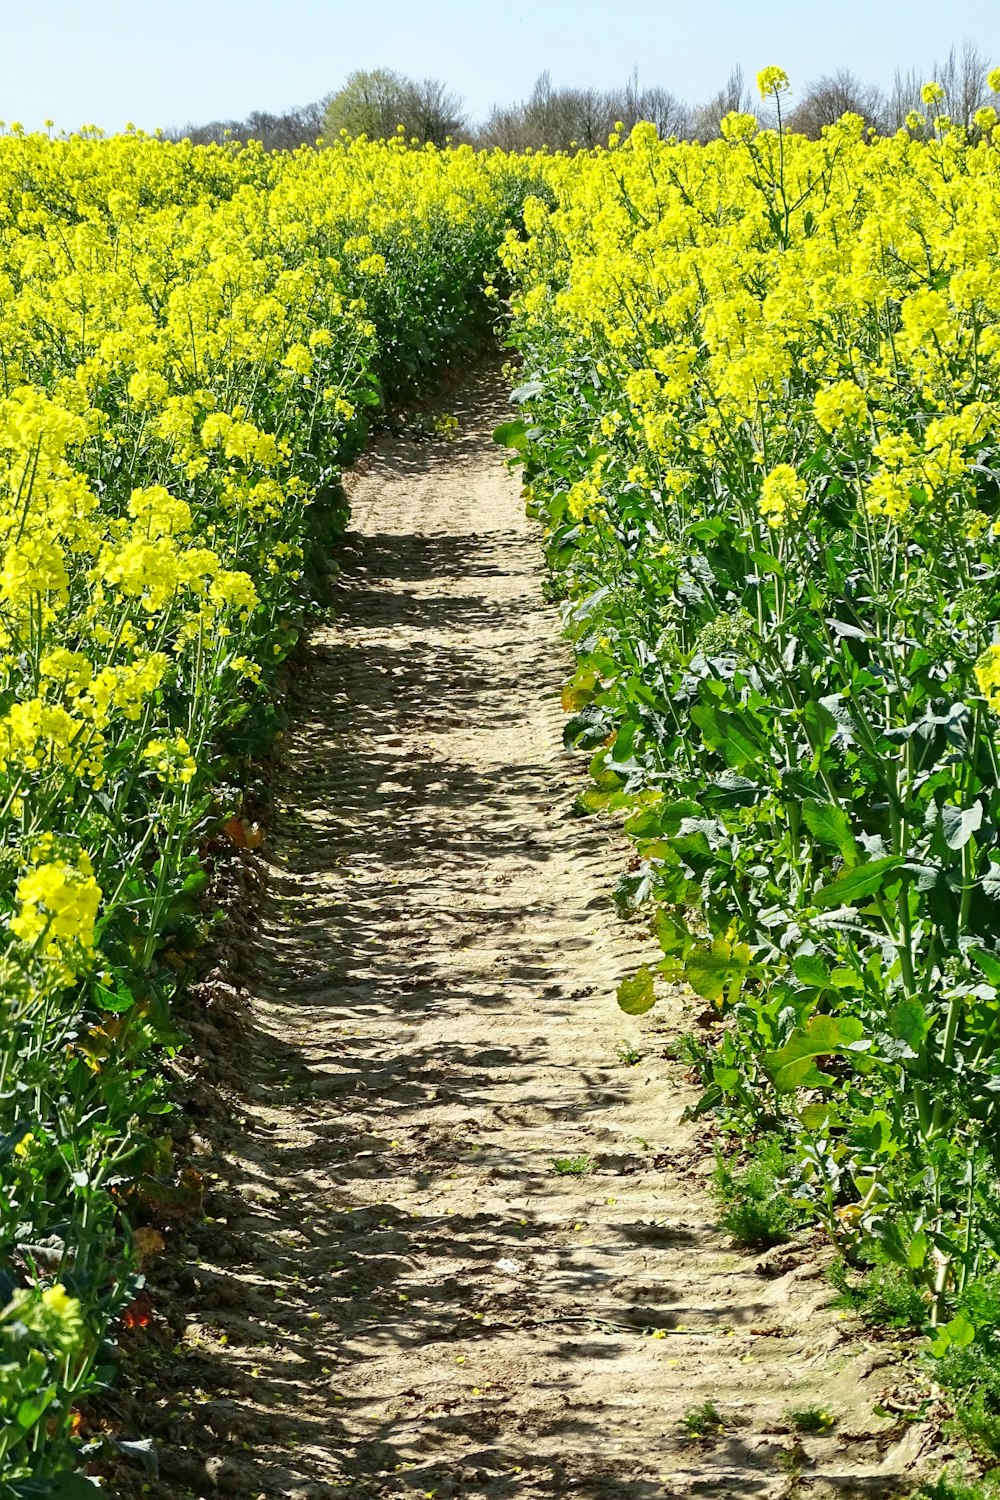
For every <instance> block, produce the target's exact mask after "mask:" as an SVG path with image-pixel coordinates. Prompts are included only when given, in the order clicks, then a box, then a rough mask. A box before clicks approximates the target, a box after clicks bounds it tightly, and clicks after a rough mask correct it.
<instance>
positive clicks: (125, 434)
mask: <svg viewBox="0 0 1000 1500" xmlns="http://www.w3.org/2000/svg"><path fill="white" fill-rule="evenodd" d="M519 191H520V189H519V174H518V172H517V171H515V170H514V169H512V168H511V167H510V165H509V164H507V163H506V162H505V161H504V160H503V159H502V158H499V157H497V158H486V157H477V156H476V155H475V154H474V153H473V152H471V151H470V150H459V151H455V152H447V153H440V152H436V151H433V150H428V151H424V152H411V151H409V150H408V149H407V148H406V147H405V146H403V145H402V144H399V143H397V144H396V145H395V146H393V145H389V146H376V145H366V144H365V143H363V142H361V143H357V144H355V145H354V146H350V147H338V148H335V149H331V150H329V151H326V152H322V153H318V152H315V151H301V152H297V153H294V154H292V155H267V154H265V153H264V152H263V151H262V150H261V149H259V148H257V147H254V146H250V147H249V148H247V149H245V150H241V149H238V148H225V149H223V148H215V147H206V148H194V147H191V146H190V145H189V144H187V143H182V144H180V145H169V144H167V143H164V142H160V141H157V140H150V139H148V138H144V137H142V136H125V137H118V138H115V139H113V140H109V141H102V140H97V139H91V138H87V137H85V136H84V137H75V138H71V139H70V140H64V141H58V142H53V141H49V140H46V139H45V138H43V137H33V136H29V137H20V136H17V135H13V136H7V137H5V138H4V139H3V140H0V841H2V846H3V852H2V855H0V1493H2V1494H4V1495H11V1496H20V1497H28V1496H32V1497H35V1496H38V1497H41V1496H44V1495H63V1496H69V1495H71V1494H76V1493H77V1488H76V1487H78V1486H80V1485H81V1484H83V1489H82V1490H80V1493H91V1489H90V1486H89V1485H87V1484H85V1482H84V1481H82V1480H81V1479H78V1478H76V1477H74V1476H73V1475H71V1474H70V1473H68V1472H67V1470H68V1465H69V1464H70V1461H71V1456H72V1453H73V1451H74V1450H75V1451H77V1452H80V1451H81V1450H82V1453H83V1457H84V1459H86V1457H87V1455H88V1452H90V1451H91V1450H92V1449H95V1448H96V1446H97V1445H98V1440H97V1439H94V1440H93V1441H92V1442H90V1444H89V1446H88V1434H87V1433H86V1431H84V1432H82V1433H81V1432H78V1427H79V1413H78V1409H77V1408H78V1403H79V1401H80V1399H81V1397H82V1396H84V1395H86V1394H87V1393H88V1392H89V1391H92V1390H93V1389H95V1388H96V1387H99V1386H100V1384H101V1383H102V1381H104V1380H105V1379H106V1378H107V1375H108V1372H109V1368H110V1365H111V1364H113V1348H112V1345H111V1344H110V1343H109V1341H108V1336H109V1330H112V1325H113V1323H114V1320H115V1318H116V1316H117V1315H118V1314H119V1313H120V1312H121V1310H122V1308H123V1306H125V1305H126V1304H128V1303H129V1302H130V1299H131V1298H133V1297H134V1295H135V1289H136V1284H137V1283H136V1274H137V1271H138V1270H139V1268H140V1262H141V1252H142V1250H143V1247H144V1246H145V1248H146V1249H147V1250H148V1249H149V1248H150V1247H155V1246H156V1244H157V1242H158V1232H157V1230H156V1227H155V1226H156V1224H157V1222H158V1218H157V1215H158V1211H159V1210H160V1209H161V1208H162V1206H163V1205H164V1204H165V1203H167V1204H169V1203H170V1202H175V1201H179V1200H181V1199H184V1197H185V1195H187V1196H188V1197H191V1196H193V1197H194V1198H196V1197H197V1193H198V1184H197V1182H196V1181H192V1180H191V1179H190V1174H188V1177H187V1178H184V1177H183V1175H180V1176H179V1175H178V1170H177V1167H176V1166H175V1164H174V1162H173V1159H172V1154H171V1150H170V1135H169V1132H167V1133H166V1134H164V1122H163V1120H162V1115H163V1114H164V1113H166V1112H168V1111H169V1110H170V1108H171V1104H170V1100H169V1097H168V1095H167V1093H166V1092H165V1089H164V1085H163V1080H162V1077H161V1075H160V1074H159V1072H158V1071H157V1058H158V1057H160V1056H162V1055H163V1053H164V1051H166V1052H168V1053H169V1052H170V1050H171V1049H173V1048H176V1046H177V1045H178V1043H179V1041H180V1037H179V1036H178V1034H177V1031H176V1027H175V1023H174V1022H173V1021H172V1019H171V1008H170V1000H171V996H172V994H173V992H174V990H175V986H176V983H177V979H176V971H177V970H178V969H181V970H183V968H184V965H185V961H186V959H187V957H188V955H189V952H190V950H191V948H192V947H193V946H194V945H195V944H196V942H197V939H198V936H199V924H200V922H201V920H202V917H201V910H200V901H199V898H200V895H201V892H202V890H203V887H204V886H205V883H206V879H207V875H206V870H205V868H204V863H203V859H202V857H201V853H200V849H202V848H203V847H204V841H205V838H206V836H207V835H209V834H210V833H211V832H212V831H213V830H214V829H217V828H218V827H219V825H220V823H221V822H222V821H223V820H225V819H226V817H227V815H232V814H233V813H234V812H235V811H237V810H238V805H237V798H238V789H239V786H240V784H241V783H240V776H241V766H242V763H243V758H244V757H245V755H246V753H247V752H248V751H249V750H251V749H252V748H254V746H256V745H259V744H260V743H261V739H262V736H263V735H265V734H266V730H267V727H268V723H269V722H270V721H273V718H274V710H273V708H272V707H271V705H270V689H271V687H272V685H273V681H274V675H275V669H276V667H277V666H278V664H279V663H280V662H281V661H282V659H283V658H284V657H285V656H286V655H287V653H288V651H289V649H290V648H291V646H292V644H293V643H294V640H295V636H296V628H297V625H298V623H299V622H300V619H301V615H302V611H303V608H304V606H305V605H306V603H307V601H308V599H309V596H310V591H311V586H312V582H313V581H314V579H315V576H316V573H317V571H318V570H321V569H322V566H323V557H324V554H325V552H326V550H327V548H328V545H329V543H330V541H331V539H333V538H335V536H336V535H337V533H338V532H339V531H340V530H341V529H342V527H343V525H344V523H345V520H346V510H345V506H344V504H343V501H342V493H341V491H340V489H339V487H338V482H337V480H338V467H339V466H340V465H342V464H343V463H344V461H345V460H346V459H347V458H349V457H350V456H351V455H352V453H354V452H356V451H357V448H358V447H359V445H360V444H361V442H362V441H363V439H364V436H365V432H366V426H367V415H368V413H369V412H370V409H371V408H372V407H373V405H377V404H378V403H380V402H381V401H383V400H384V399H385V398H386V397H387V396H391V395H392V394H393V393H394V392H396V391H398V390H400V389H401V388H404V389H405V388H412V387H414V386H419V385H420V384H421V383H422V382H423V381H425V380H426V379H428V378H429V377H430V376H431V375H432V374H433V373H434V372H435V371H436V370H438V369H439V368H440V367H441V366H442V364H443V363H444V362H445V361H446V360H447V358H448V357H449V352H450V351H451V350H453V349H454V347H455V344H456V341H458V340H461V339H467V338H474V337H475V336H476V334H477V331H481V329H482V328H484V327H486V326H487V325H488V318H489V304H488V303H487V302H486V301H485V300H484V298H483V286H484V283H485V280H486V278H487V274H488V273H489V272H490V271H491V270H492V269H493V268H494V266H495V263H496V255H497V248H498V245H499V242H500V239H501V237H502V235H503V232H504V230H505V228H506V227H507V226H508V225H509V223H510V222H511V211H512V208H513V207H514V206H515V205H516V199H517V196H518V193H519ZM158 1122H159V1123H158ZM135 1225H138V1226H140V1232H139V1233H134V1232H133V1226H135ZM112 1332H113V1330H112Z"/></svg>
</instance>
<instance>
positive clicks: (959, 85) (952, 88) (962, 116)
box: [886, 41, 993, 132]
mask: <svg viewBox="0 0 1000 1500" xmlns="http://www.w3.org/2000/svg"><path fill="white" fill-rule="evenodd" d="M992 66H993V64H992V61H991V59H990V58H989V57H987V56H986V55H985V53H982V52H980V50H979V48H978V47H976V46H974V45H973V43H972V42H969V41H965V42H963V43H962V47H961V50H960V51H958V52H956V51H955V48H954V47H952V49H951V51H950V52H949V53H948V56H947V57H946V58H945V59H944V61H943V62H936V63H935V64H934V66H933V67H932V68H931V69H930V70H929V72H927V73H920V72H918V70H917V69H916V68H908V69H907V71H906V72H905V73H903V72H900V70H899V69H897V70H896V77H895V79H894V81H893V86H892V91H891V93H890V95H889V98H888V101H887V106H886V115H887V119H886V125H887V128H888V129H889V130H901V129H902V128H903V126H904V125H905V124H906V117H907V115H910V114H922V115H925V116H930V117H931V118H933V117H934V116H937V115H947V116H948V117H949V118H950V119H951V120H953V121H954V123H955V124H956V125H964V126H965V128H966V129H967V130H970V131H972V132H975V114H976V110H977V109H981V108H982V107H983V106H984V105H986V104H990V103H992V101H993V96H992V94H991V92H990V88H989V85H988V84H987V82H986V75H987V73H988V72H989V71H990V68H991V67H992ZM925 83H938V84H940V85H941V87H942V88H943V89H944V98H943V99H942V100H940V101H939V102H938V103H936V104H933V105H927V104H925V103H924V101H923V99H922V98H921V92H920V91H921V89H922V88H923V86H924V84H925Z"/></svg>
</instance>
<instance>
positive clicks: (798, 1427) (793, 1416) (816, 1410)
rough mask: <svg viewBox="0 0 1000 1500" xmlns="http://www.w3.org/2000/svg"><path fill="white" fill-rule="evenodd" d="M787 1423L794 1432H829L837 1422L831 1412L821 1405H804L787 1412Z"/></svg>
mask: <svg viewBox="0 0 1000 1500" xmlns="http://www.w3.org/2000/svg"><path fill="white" fill-rule="evenodd" d="M788 1424H789V1426H790V1427H792V1428H794V1430H795V1431H796V1432H812V1433H816V1432H829V1431H830V1430H831V1429H832V1428H833V1427H835V1426H836V1424H837V1419H836V1417H835V1416H833V1415H832V1413H830V1412H828V1411H827V1410H826V1408H825V1407H822V1406H804V1407H802V1408H801V1409H800V1410H798V1411H790V1412H789V1413H788Z"/></svg>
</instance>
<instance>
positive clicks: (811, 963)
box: [792, 953, 830, 990]
mask: <svg viewBox="0 0 1000 1500" xmlns="http://www.w3.org/2000/svg"><path fill="white" fill-rule="evenodd" d="M792 972H793V974H794V975H795V977H796V979H797V980H798V981H799V983H800V984H808V985H812V987H813V988H814V989H818V990H823V989H826V988H827V986H828V985H829V983H830V970H829V968H828V967H827V965H826V964H825V963H824V962H823V960H822V959H821V958H820V956H819V954H818V953H802V954H800V955H799V957H798V958H797V959H796V960H795V962H794V963H793V964H792Z"/></svg>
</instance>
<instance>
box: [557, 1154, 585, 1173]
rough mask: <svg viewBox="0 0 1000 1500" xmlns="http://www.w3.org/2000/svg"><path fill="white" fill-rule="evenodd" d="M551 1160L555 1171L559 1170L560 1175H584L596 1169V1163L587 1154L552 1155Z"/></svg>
mask: <svg viewBox="0 0 1000 1500" xmlns="http://www.w3.org/2000/svg"><path fill="white" fill-rule="evenodd" d="M549 1160H550V1161H551V1162H552V1170H553V1172H557V1173H558V1174H559V1176H560V1177H584V1176H586V1175H587V1173H589V1172H592V1171H593V1170H594V1163H593V1162H592V1161H591V1159H590V1157H589V1156H587V1155H586V1154H584V1155H583V1156H552V1157H550V1158H549Z"/></svg>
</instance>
